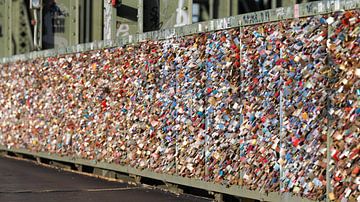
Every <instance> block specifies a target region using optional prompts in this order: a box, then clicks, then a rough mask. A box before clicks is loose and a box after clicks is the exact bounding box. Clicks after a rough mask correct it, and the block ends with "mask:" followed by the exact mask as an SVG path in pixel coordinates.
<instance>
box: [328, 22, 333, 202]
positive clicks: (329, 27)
mask: <svg viewBox="0 0 360 202" xmlns="http://www.w3.org/2000/svg"><path fill="white" fill-rule="evenodd" d="M327 32H328V33H327V40H329V36H330V35H331V34H332V28H331V26H330V25H328V28H327ZM326 51H327V59H326V65H327V66H328V67H330V59H331V56H330V52H329V49H328V48H327V47H326ZM330 68H331V67H330ZM327 85H330V84H327ZM327 88H328V89H326V90H327V93H328V96H327V103H326V116H327V121H328V124H327V133H326V201H330V198H329V194H330V193H331V192H332V189H331V175H330V171H331V165H330V161H331V151H330V149H331V145H332V138H331V133H332V130H331V125H332V121H333V120H332V117H331V114H330V113H329V111H330V109H331V99H330V97H329V96H330V93H331V88H330V87H329V86H327Z"/></svg>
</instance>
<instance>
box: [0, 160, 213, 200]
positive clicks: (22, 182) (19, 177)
mask: <svg viewBox="0 0 360 202" xmlns="http://www.w3.org/2000/svg"><path fill="white" fill-rule="evenodd" d="M23 201H26V202H64V201H66V202H92V201H94V202H98V201H99V202H113V201H114V202H115V201H116V202H127V201H129V202H134V201H135V202H141V201H144V202H145V201H146V202H148V201H156V202H165V201H184V202H185V201H186V202H192V201H194V202H203V201H204V202H205V201H210V200H208V199H205V198H200V197H196V196H191V195H180V196H177V195H175V194H172V193H169V192H165V191H161V190H159V189H153V188H146V187H143V186H134V185H129V184H127V183H120V182H110V181H106V180H103V179H98V178H94V177H90V176H84V175H79V174H76V173H72V172H66V171H62V170H58V169H53V168H48V167H44V166H40V165H37V164H35V163H32V162H27V161H20V160H15V159H9V158H4V157H0V202H23Z"/></svg>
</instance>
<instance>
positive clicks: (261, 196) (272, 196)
mask: <svg viewBox="0 0 360 202" xmlns="http://www.w3.org/2000/svg"><path fill="white" fill-rule="evenodd" d="M0 151H7V152H13V153H18V154H25V155H30V156H33V157H35V158H36V157H39V158H43V159H48V160H55V161H60V162H66V163H73V164H78V165H85V166H90V167H93V168H100V169H106V170H111V171H118V172H122V173H128V174H131V175H137V176H142V177H147V178H151V179H156V180H160V181H163V182H169V183H173V184H177V185H184V186H188V187H195V188H199V189H203V190H208V191H212V192H217V193H223V194H229V195H233V196H237V197H244V198H251V199H256V200H260V201H273V202H279V201H284V202H285V201H292V202H311V200H309V199H306V198H301V197H298V196H293V195H291V194H289V193H283V194H280V193H278V192H271V193H264V192H260V191H256V190H249V189H246V188H242V187H240V186H237V185H233V186H230V187H228V186H224V185H221V184H216V183H213V182H206V181H202V180H197V179H191V178H185V177H181V176H177V175H169V174H162V173H155V172H152V171H149V170H146V169H145V170H140V169H136V168H132V167H130V166H123V165H118V164H113V163H103V162H97V161H94V160H86V159H82V158H75V157H68V156H60V155H57V154H52V153H47V152H31V151H28V150H26V149H15V148H7V147H4V146H2V145H0Z"/></svg>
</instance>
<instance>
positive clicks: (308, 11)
mask: <svg viewBox="0 0 360 202" xmlns="http://www.w3.org/2000/svg"><path fill="white" fill-rule="evenodd" d="M357 8H360V0H325V1H316V2H309V3H303V4H295V5H294V6H291V7H282V8H276V9H269V10H263V11H258V12H253V13H247V14H243V15H237V16H231V17H227V18H221V19H216V20H211V21H206V22H200V23H195V24H190V25H185V26H182V27H175V28H170V29H162V30H158V31H153V32H146V33H142V34H135V35H128V36H125V37H121V38H118V39H115V40H105V41H96V42H92V43H86V44H79V45H74V46H70V47H66V48H59V49H49V50H43V51H36V52H30V53H26V54H21V55H15V56H10V57H5V58H1V59H0V63H9V62H15V61H19V60H29V59H34V58H39V57H52V56H58V55H63V54H70V53H76V52H84V51H89V50H96V49H103V48H110V47H117V46H124V45H127V44H133V43H139V42H143V41H146V40H162V39H169V38H173V37H180V36H186V35H191V34H197V33H202V32H210V31H216V30H222V29H228V28H234V27H240V26H249V25H254V24H260V23H266V22H273V21H279V20H285V19H293V18H301V17H307V16H313V15H320V14H326V13H332V12H336V11H341V10H351V9H357Z"/></svg>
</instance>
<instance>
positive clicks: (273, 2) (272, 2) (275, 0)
mask: <svg viewBox="0 0 360 202" xmlns="http://www.w3.org/2000/svg"><path fill="white" fill-rule="evenodd" d="M276 4H277V0H271V8H272V9H274V8H276Z"/></svg>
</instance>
